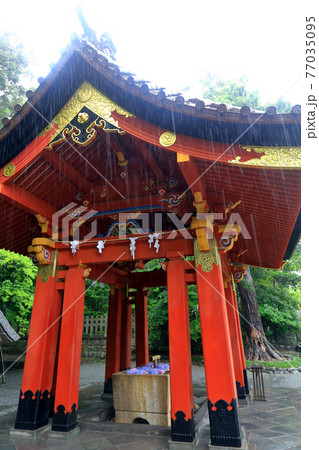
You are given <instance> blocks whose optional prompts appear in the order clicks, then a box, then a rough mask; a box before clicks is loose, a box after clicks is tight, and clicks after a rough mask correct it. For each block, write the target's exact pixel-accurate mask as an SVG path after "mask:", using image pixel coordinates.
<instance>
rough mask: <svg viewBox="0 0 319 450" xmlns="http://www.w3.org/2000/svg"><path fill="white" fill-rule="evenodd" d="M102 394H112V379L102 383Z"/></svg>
mask: <svg viewBox="0 0 319 450" xmlns="http://www.w3.org/2000/svg"><path fill="white" fill-rule="evenodd" d="M104 394H113V385H112V378H108V379H107V380H106V381H104Z"/></svg>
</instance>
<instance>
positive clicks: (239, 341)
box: [231, 275, 249, 395]
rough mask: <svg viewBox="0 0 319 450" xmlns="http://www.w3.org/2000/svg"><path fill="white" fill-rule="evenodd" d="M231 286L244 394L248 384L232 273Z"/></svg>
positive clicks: (247, 389) (247, 390)
mask: <svg viewBox="0 0 319 450" xmlns="http://www.w3.org/2000/svg"><path fill="white" fill-rule="evenodd" d="M231 288H232V294H233V306H234V308H235V317H236V323H237V335H238V343H239V348H240V355H241V362H242V367H243V376H244V384H245V391H246V395H248V394H249V385H248V378H247V370H246V360H245V352H244V345H243V338H242V334H241V326H240V319H239V311H238V304H237V296H236V289H235V283H234V279H233V275H232V283H231Z"/></svg>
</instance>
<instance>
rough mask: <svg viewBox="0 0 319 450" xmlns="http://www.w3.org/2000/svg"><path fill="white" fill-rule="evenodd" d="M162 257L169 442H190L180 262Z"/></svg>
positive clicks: (185, 305)
mask: <svg viewBox="0 0 319 450" xmlns="http://www.w3.org/2000/svg"><path fill="white" fill-rule="evenodd" d="M166 256H167V257H168V258H169V262H168V263H167V294H168V333H169V360H170V382H171V423H172V441H182V442H192V441H193V440H194V438H195V424H194V411H193V385H192V361H191V356H190V355H191V351H190V336H189V317H188V301H187V300H188V296H187V288H186V282H185V271H184V263H183V261H182V259H181V255H179V254H178V252H176V253H175V252H169V253H167V255H166Z"/></svg>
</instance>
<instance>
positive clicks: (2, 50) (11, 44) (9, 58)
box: [0, 33, 28, 128]
mask: <svg viewBox="0 0 319 450" xmlns="http://www.w3.org/2000/svg"><path fill="white" fill-rule="evenodd" d="M27 66H28V59H27V57H26V55H25V53H24V50H23V46H22V44H20V43H18V42H17V41H16V39H15V38H14V37H13V36H12V35H9V34H7V33H6V34H3V35H2V36H0V119H3V118H4V117H11V116H12V115H13V114H14V109H13V108H14V106H15V105H16V104H17V103H24V102H25V96H24V94H25V88H24V87H23V86H22V84H21V77H22V76H23V75H24V74H25V71H26V68H27ZM1 126H2V125H1V121H0V128H1Z"/></svg>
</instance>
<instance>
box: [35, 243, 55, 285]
mask: <svg viewBox="0 0 319 450" xmlns="http://www.w3.org/2000/svg"><path fill="white" fill-rule="evenodd" d="M52 256H53V257H52V259H51V263H50V264H48V265H43V264H40V265H39V269H38V277H41V278H40V280H41V282H42V283H46V282H47V281H48V279H49V276H51V277H55V275H56V271H57V270H56V269H57V258H58V252H57V251H56V250H54V251H53V255H52Z"/></svg>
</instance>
